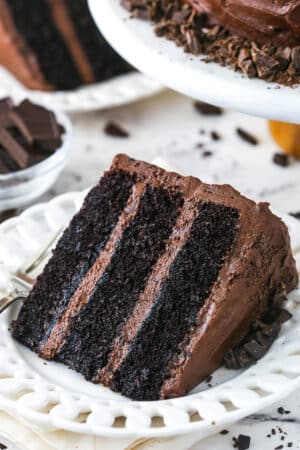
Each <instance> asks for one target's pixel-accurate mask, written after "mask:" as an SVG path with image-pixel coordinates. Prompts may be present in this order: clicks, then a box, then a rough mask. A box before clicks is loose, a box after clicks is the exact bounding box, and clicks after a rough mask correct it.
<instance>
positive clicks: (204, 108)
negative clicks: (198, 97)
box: [194, 101, 223, 116]
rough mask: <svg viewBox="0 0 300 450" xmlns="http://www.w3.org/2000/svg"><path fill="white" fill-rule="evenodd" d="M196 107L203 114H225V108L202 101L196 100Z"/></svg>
mask: <svg viewBox="0 0 300 450" xmlns="http://www.w3.org/2000/svg"><path fill="white" fill-rule="evenodd" d="M194 107H195V109H196V111H198V112H199V113H200V114H202V115H203V116H221V115H222V114H223V109H222V108H220V107H219V106H215V105H210V104H208V103H204V102H200V101H197V102H195V103H194Z"/></svg>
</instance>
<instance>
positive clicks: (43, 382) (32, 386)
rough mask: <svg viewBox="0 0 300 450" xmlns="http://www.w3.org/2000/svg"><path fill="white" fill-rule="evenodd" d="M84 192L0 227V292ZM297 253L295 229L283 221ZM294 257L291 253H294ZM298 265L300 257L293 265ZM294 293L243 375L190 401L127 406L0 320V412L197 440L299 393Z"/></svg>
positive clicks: (224, 374)
mask: <svg viewBox="0 0 300 450" xmlns="http://www.w3.org/2000/svg"><path fill="white" fill-rule="evenodd" d="M84 194H85V193H70V194H66V195H62V196H59V197H57V198H55V199H54V200H52V201H51V202H48V203H45V204H41V205H37V206H34V207H32V208H29V209H28V210H27V211H25V212H24V213H23V214H22V215H21V216H19V217H17V218H14V219H11V220H9V221H7V222H5V223H3V224H2V225H1V226H0V261H1V263H0V289H2V290H4V289H6V288H7V287H8V285H9V273H10V272H11V271H13V270H16V269H17V268H21V267H22V265H23V264H24V263H25V262H26V260H27V258H30V257H32V255H33V254H34V253H35V252H37V251H38V249H39V248H40V246H41V245H42V244H43V242H44V241H45V239H48V237H49V236H51V235H52V234H53V233H54V232H55V230H58V229H59V228H61V227H62V226H65V225H67V224H68V222H69V220H70V218H71V217H72V216H73V214H74V213H75V212H76V211H77V210H78V208H79V207H80V205H81V203H82V200H83V197H84ZM283 218H284V220H285V222H286V223H287V225H288V226H289V229H290V234H291V238H292V246H293V249H294V250H295V252H297V251H298V250H299V248H300V225H299V223H298V222H297V221H296V220H295V219H293V218H291V217H289V216H284V217H283ZM296 256H297V254H296ZM298 262H300V258H299V261H298ZM299 303H300V291H299V290H296V291H294V292H292V293H291V294H290V296H289V300H288V308H289V309H290V310H291V311H292V313H293V318H292V319H291V320H290V321H289V322H288V323H287V324H285V325H284V327H283V330H282V332H281V335H280V337H279V338H278V339H277V341H276V342H275V343H274V345H273V347H272V348H271V350H270V351H269V352H268V354H267V355H266V356H265V357H264V358H263V359H261V360H260V361H259V362H258V363H257V364H256V365H255V366H253V367H252V368H250V369H248V370H246V371H244V372H242V371H239V372H235V371H228V370H226V369H220V370H218V371H217V372H216V373H215V374H214V376H213V380H214V382H213V384H215V386H214V387H212V388H208V386H207V384H206V383H202V384H201V385H199V386H198V387H197V388H196V389H195V390H194V391H193V392H192V393H191V394H190V395H188V396H186V397H182V398H178V399H172V400H166V401H156V402H133V401H130V400H128V399H125V398H123V397H121V396H119V395H118V394H115V393H113V392H111V391H110V390H109V389H107V388H104V387H102V386H100V385H93V384H92V383H89V382H87V381H85V380H84V379H83V378H82V377H81V376H80V375H78V374H77V373H75V372H73V371H71V370H69V369H68V368H66V367H65V366H63V365H60V364H57V363H53V362H50V363H49V362H45V361H43V360H41V359H39V358H38V357H37V356H36V355H35V354H34V353H32V352H30V351H29V350H28V349H25V348H24V347H23V346H22V345H20V344H18V343H17V342H15V341H14V340H13V339H12V338H11V335H10V332H9V331H8V327H9V324H10V322H11V320H12V319H13V318H14V317H15V316H16V314H17V309H16V308H11V309H10V310H9V311H6V312H5V313H4V314H2V315H1V316H0V409H3V410H6V411H8V412H10V413H11V414H14V415H18V416H19V417H21V418H22V419H23V420H25V421H28V422H30V424H31V426H35V427H37V429H40V430H53V429H64V430H69V431H72V432H80V433H87V434H95V435H102V436H103V435H104V436H109V437H152V436H172V435H178V434H183V433H188V432H192V431H197V432H198V433H199V438H200V437H206V436H209V435H211V434H214V433H216V432H218V431H220V430H221V429H223V428H224V427H226V426H228V425H230V424H232V423H234V422H236V421H238V420H240V419H242V418H243V417H245V416H247V415H249V414H252V413H254V412H256V411H258V410H260V409H262V408H265V407H268V406H270V405H272V404H273V403H275V402H277V401H279V400H280V399H282V398H284V397H286V396H287V395H289V394H291V393H292V392H293V391H294V390H296V389H298V388H300V306H299Z"/></svg>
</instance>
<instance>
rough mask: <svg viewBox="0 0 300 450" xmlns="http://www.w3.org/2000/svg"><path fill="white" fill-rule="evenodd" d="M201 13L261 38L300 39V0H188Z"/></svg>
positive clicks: (290, 42) (282, 41) (271, 40)
mask: <svg viewBox="0 0 300 450" xmlns="http://www.w3.org/2000/svg"><path fill="white" fill-rule="evenodd" d="M188 1H189V3H190V4H191V5H192V6H193V7H194V8H195V9H196V11H198V12H199V13H203V12H204V13H206V14H208V16H210V17H211V18H212V20H213V21H215V22H216V23H218V24H220V25H222V26H224V27H225V28H227V29H228V30H231V31H233V32H235V33H237V34H238V35H240V36H243V37H245V38H248V39H249V38H250V39H253V40H255V41H257V42H264V43H274V44H276V45H289V46H294V45H298V44H299V43H300V1H299V0H224V1H223V0H188Z"/></svg>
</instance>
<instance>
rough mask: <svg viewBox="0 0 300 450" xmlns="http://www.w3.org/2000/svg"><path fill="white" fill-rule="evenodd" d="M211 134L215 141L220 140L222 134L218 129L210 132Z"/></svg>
mask: <svg viewBox="0 0 300 450" xmlns="http://www.w3.org/2000/svg"><path fill="white" fill-rule="evenodd" d="M210 136H211V138H212V140H213V141H219V140H220V139H221V136H220V135H219V133H218V132H217V131H212V132H211V133H210Z"/></svg>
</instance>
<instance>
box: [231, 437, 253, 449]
mask: <svg viewBox="0 0 300 450" xmlns="http://www.w3.org/2000/svg"><path fill="white" fill-rule="evenodd" d="M250 442H251V438H250V436H245V435H244V434H240V435H239V437H238V438H237V439H235V440H234V448H237V449H238V450H248V448H250Z"/></svg>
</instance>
